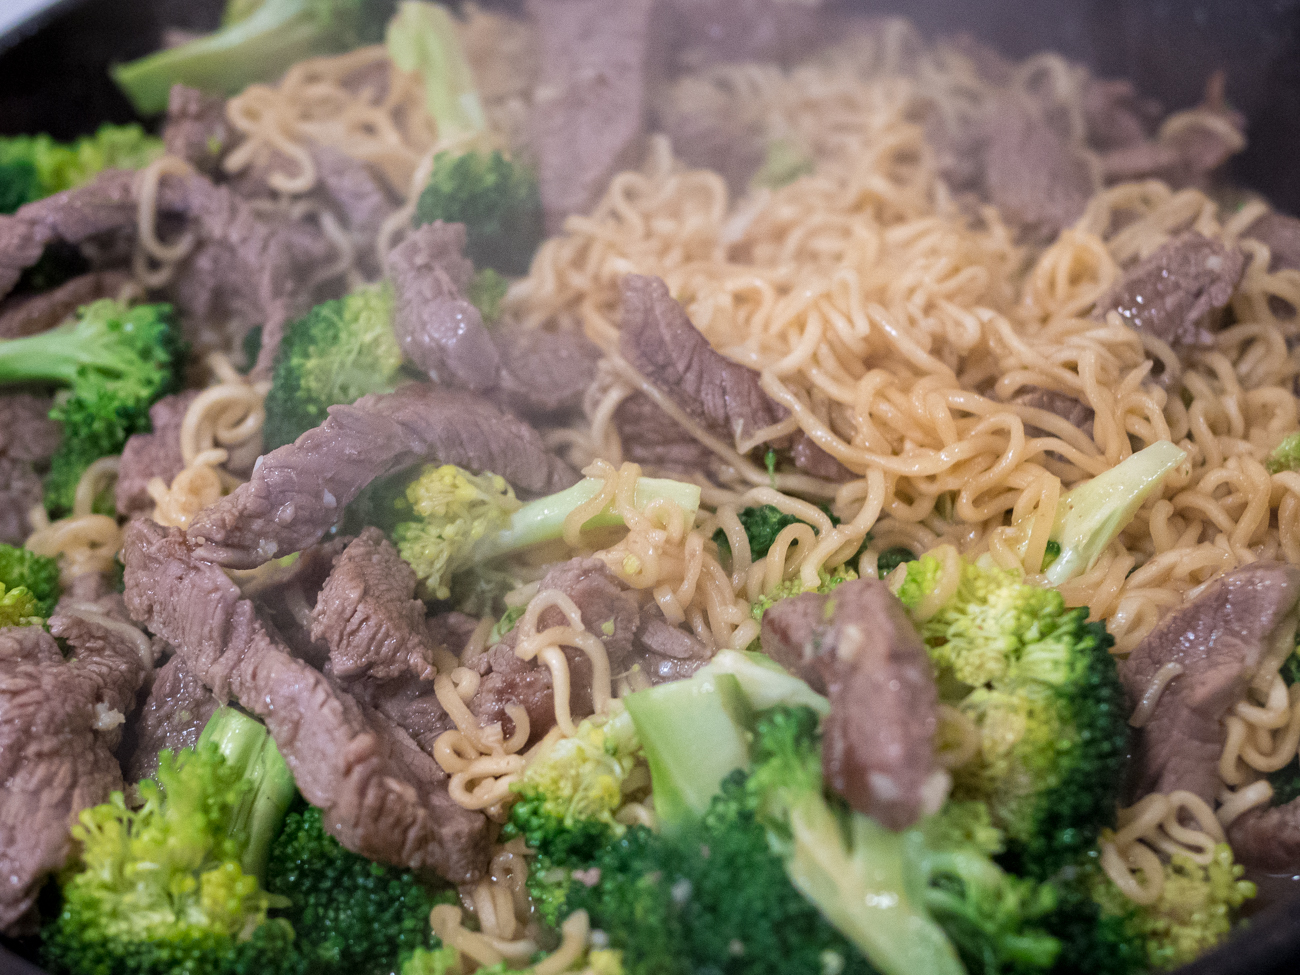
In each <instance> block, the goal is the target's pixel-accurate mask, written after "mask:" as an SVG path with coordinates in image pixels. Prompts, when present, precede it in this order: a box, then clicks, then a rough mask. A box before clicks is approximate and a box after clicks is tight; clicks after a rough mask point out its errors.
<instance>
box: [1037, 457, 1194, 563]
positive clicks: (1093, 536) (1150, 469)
mask: <svg viewBox="0 0 1300 975" xmlns="http://www.w3.org/2000/svg"><path fill="white" fill-rule="evenodd" d="M1186 459H1187V453H1186V451H1184V450H1181V449H1179V448H1178V447H1176V446H1174V445H1173V444H1172V443H1170V442H1169V441H1168V440H1157V441H1156V442H1155V443H1153V444H1151V445H1150V446H1149V447H1146V448H1144V449H1143V450H1139V451H1138V452H1137V453H1136V454H1134V455H1133V456H1131V457H1129V458H1128V459H1126V460H1124V461H1122V462H1121V463H1119V464H1116V465H1115V466H1114V467H1112V468H1111V469H1110V470H1108V471H1105V472H1103V473H1101V474H1098V475H1097V476H1096V477H1094V478H1092V479H1091V480H1087V481H1084V482H1083V483H1082V484H1080V485H1078V486H1077V487H1075V488H1074V489H1073V490H1071V491H1070V492H1069V493H1068V494H1066V495H1065V497H1063V498H1061V500H1060V502H1059V503H1058V504H1057V506H1056V521H1055V522H1054V523H1053V524H1052V531H1051V536H1050V537H1051V539H1052V541H1054V542H1056V543H1058V544H1059V545H1060V554H1059V555H1058V556H1057V557H1056V558H1055V559H1054V560H1053V561H1052V563H1051V564H1050V565H1048V566H1047V568H1046V570H1045V571H1046V575H1047V579H1048V581H1049V582H1051V584H1052V585H1054V586H1059V585H1060V584H1061V583H1063V582H1065V581H1066V580H1068V579H1071V578H1073V577H1074V576H1077V575H1078V574H1079V573H1081V572H1086V571H1087V570H1088V569H1089V568H1091V567H1092V564H1093V563H1094V562H1096V561H1097V559H1098V558H1099V557H1100V556H1101V553H1102V552H1103V551H1105V549H1106V546H1107V545H1109V544H1110V543H1111V542H1113V541H1114V540H1115V538H1116V536H1118V535H1119V533H1120V532H1121V531H1123V529H1124V526H1125V525H1127V524H1128V523H1129V522H1130V521H1132V520H1133V516H1134V515H1136V514H1137V511H1138V508H1140V507H1142V502H1144V501H1145V500H1146V499H1147V498H1148V497H1149V496H1150V495H1151V493H1152V492H1153V491H1155V490H1156V489H1157V488H1158V487H1159V486H1160V484H1161V482H1162V481H1163V480H1164V479H1165V475H1166V474H1168V473H1169V472H1170V471H1172V470H1173V469H1174V468H1175V467H1177V466H1178V465H1179V464H1181V463H1182V462H1183V461H1184V460H1186Z"/></svg>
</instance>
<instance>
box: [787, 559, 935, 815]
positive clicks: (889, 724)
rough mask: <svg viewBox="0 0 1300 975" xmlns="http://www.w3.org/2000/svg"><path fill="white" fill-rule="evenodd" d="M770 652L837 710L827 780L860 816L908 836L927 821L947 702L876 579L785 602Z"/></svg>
mask: <svg viewBox="0 0 1300 975" xmlns="http://www.w3.org/2000/svg"><path fill="white" fill-rule="evenodd" d="M762 641H763V650H764V652H765V653H767V654H768V655H769V656H771V657H772V658H773V659H775V660H776V661H778V662H779V663H781V664H782V665H784V666H785V667H786V668H787V669H789V670H791V671H794V672H795V673H797V674H798V675H799V676H800V677H802V678H803V679H804V680H806V681H808V683H809V684H811V685H812V686H813V688H814V689H815V690H818V691H820V692H822V693H825V694H826V695H827V696H828V697H829V698H830V701H831V713H830V715H829V716H828V717H827V718H826V720H825V722H824V723H823V737H822V770H823V772H824V774H825V776H826V781H827V782H829V783H830V784H831V786H832V787H834V789H835V790H836V791H837V792H839V793H840V794H841V795H842V796H844V798H845V799H847V800H848V802H849V804H850V805H851V806H853V808H854V809H857V810H860V811H861V812H864V813H867V814H868V815H871V816H874V817H875V818H876V819H878V820H880V822H881V823H883V824H884V825H885V826H887V827H889V828H890V829H894V830H898V829H903V828H905V827H907V826H909V825H911V824H912V823H913V822H915V821H916V819H917V817H918V816H920V815H921V814H922V813H923V812H924V811H926V809H925V806H926V802H927V797H926V795H925V792H926V786H927V783H928V782H929V781H930V779H931V776H932V775H934V773H935V772H936V771H937V770H938V769H937V766H936V764H935V761H934V747H933V741H934V732H935V728H936V727H937V726H938V699H937V694H936V692H935V687H934V675H933V673H932V671H931V669H930V658H929V655H928V654H927V653H926V650H925V644H924V643H922V642H921V638H920V636H918V635H917V632H916V630H915V629H914V628H913V627H912V624H911V621H909V620H908V618H907V614H906V613H905V612H904V611H903V606H902V604H901V603H900V602H899V601H898V600H897V599H896V598H895V597H894V595H893V593H891V592H890V591H889V587H888V586H886V585H885V584H884V583H883V582H880V581H879V580H876V579H857V580H853V581H851V582H846V583H844V584H842V585H841V586H839V587H838V588H837V589H836V590H835V591H834V592H833V593H831V594H830V595H829V596H823V595H819V594H817V593H805V594H804V595H802V596H794V597H791V598H789V599H783V600H781V601H780V602H778V603H777V604H776V605H775V606H773V607H772V608H771V609H769V610H768V611H767V612H766V613H765V614H763V632H762Z"/></svg>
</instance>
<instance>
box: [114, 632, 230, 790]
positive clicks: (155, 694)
mask: <svg viewBox="0 0 1300 975" xmlns="http://www.w3.org/2000/svg"><path fill="white" fill-rule="evenodd" d="M216 710H217V699H216V698H215V697H213V695H212V692H211V691H210V690H208V688H207V687H206V686H205V685H204V683H203V681H201V680H199V679H198V677H196V676H195V675H194V673H193V672H192V671H191V670H190V669H189V668H188V667H187V666H185V658H184V657H182V656H180V655H179V654H176V655H174V656H173V657H172V658H171V659H170V660H168V661H167V663H165V664H163V666H162V667H160V668H159V669H158V672H157V673H156V674H154V679H153V686H152V687H151V688H149V697H148V698H147V699H146V701H145V703H144V707H143V708H141V709H140V714H139V716H138V717H137V718H135V720H134V721H133V722H132V727H131V729H130V733H131V735H132V737H133V739H134V740H133V741H132V742H131V743H130V744H131V747H130V749H129V751H128V753H127V758H126V761H125V762H124V764H123V771H124V772H125V773H126V781H127V782H139V781H140V780H141V779H147V778H152V777H153V775H154V773H155V772H157V771H158V753H159V752H160V751H162V750H163V749H164V748H166V749H170V750H171V751H172V752H173V753H175V752H178V751H180V750H181V749H182V748H193V747H194V745H195V744H196V743H197V742H198V740H199V732H201V731H202V730H203V726H204V725H206V724H207V723H208V719H209V718H211V717H212V715H213V712H215V711H216Z"/></svg>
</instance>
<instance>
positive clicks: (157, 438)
mask: <svg viewBox="0 0 1300 975" xmlns="http://www.w3.org/2000/svg"><path fill="white" fill-rule="evenodd" d="M198 395H199V394H198V392H197V391H196V390H187V391H186V392H184V393H174V394H172V395H171V396H164V397H163V398H162V399H160V400H159V401H158V402H157V403H154V405H153V406H151V407H149V421H150V423H151V424H152V425H153V432H152V433H137V434H134V435H132V436H131V437H130V438H128V439H127V441H126V446H125V447H123V448H122V460H121V462H120V464H119V466H118V472H117V487H116V489H115V496H116V500H117V513H118V514H119V515H121V516H122V517H124V518H131V517H134V516H135V515H139V514H144V513H146V512H149V511H152V510H153V498H152V497H150V496H149V491H148V487H149V482H150V481H152V480H153V479H154V478H155V477H158V478H162V480H163V483H165V484H171V482H172V479H173V478H175V477H176V475H177V474H179V473H180V472H181V471H182V470H184V469H185V458H184V457H183V456H182V455H181V424H182V422H183V421H184V420H185V413H186V411H187V410H189V408H190V405H191V404H192V403H193V402H194V400H195V398H196V397H197V396H198Z"/></svg>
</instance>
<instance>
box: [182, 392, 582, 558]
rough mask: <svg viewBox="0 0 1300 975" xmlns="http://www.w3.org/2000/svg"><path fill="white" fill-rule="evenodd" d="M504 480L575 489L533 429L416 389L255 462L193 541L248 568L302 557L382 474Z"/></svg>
mask: <svg viewBox="0 0 1300 975" xmlns="http://www.w3.org/2000/svg"><path fill="white" fill-rule="evenodd" d="M435 460H436V461H439V462H441V463H444V464H456V465H457V466H460V467H464V468H466V469H468V470H471V471H475V472H478V471H492V472H493V473H496V474H500V475H501V476H502V477H504V478H505V479H506V480H507V481H509V482H510V483H511V484H512V485H514V487H515V489H516V490H519V491H522V492H524V493H525V494H548V493H551V492H554V491H558V490H560V489H562V488H566V487H568V486H570V485H571V484H574V483H576V482H577V480H578V477H577V475H576V474H574V473H573V471H572V470H570V469H569V467H568V466H567V465H566V464H565V463H564V462H563V461H561V460H559V459H558V458H556V457H555V456H554V455H552V454H550V453H548V452H547V451H546V448H545V446H544V445H543V444H542V438H541V437H540V436H539V435H538V434H537V431H535V430H534V429H533V428H532V427H530V426H528V425H527V424H526V423H524V422H523V421H522V420H518V419H516V418H514V417H512V416H509V415H508V414H506V413H503V412H501V411H500V410H499V409H497V408H496V407H495V406H493V405H492V404H491V403H489V402H487V401H486V400H484V399H481V398H479V397H477V396H474V395H473V394H471V393H465V392H458V391H450V390H443V389H438V388H437V387H434V386H432V385H430V384H428V383H410V384H408V385H406V386H403V387H402V388H401V389H399V390H397V392H395V393H389V394H384V395H379V396H363V397H362V398H361V399H359V400H357V402H355V403H353V404H352V405H351V406H333V407H331V408H330V412H329V416H328V417H327V418H326V419H325V422H324V423H322V424H321V425H320V426H319V427H316V428H314V429H312V430H308V431H307V432H306V433H304V434H303V435H302V436H301V437H299V438H298V439H297V441H295V442H294V443H291V444H286V445H285V446H283V447H280V448H278V449H276V450H273V451H271V452H270V453H269V454H265V455H263V456H262V457H261V458H259V460H258V463H257V465H256V466H255V467H254V468H253V473H252V477H251V478H250V479H249V480H248V481H247V482H246V483H244V484H241V485H240V486H239V487H238V488H236V489H235V490H234V491H233V492H232V493H230V494H228V495H226V496H225V497H224V498H222V499H221V500H220V501H218V502H217V503H216V504H214V505H211V506H210V507H208V508H207V509H206V510H204V511H203V512H201V513H200V514H199V515H198V517H197V518H196V519H195V520H194V524H193V525H192V526H191V528H190V537H191V538H194V539H201V540H203V542H202V543H201V545H200V553H201V555H202V557H203V558H205V559H209V560H212V561H216V562H220V563H221V564H222V565H224V566H227V567H231V568H252V567H254V566H257V565H261V564H262V563H263V562H266V561H268V560H269V559H272V558H274V557H276V555H277V553H278V554H280V555H285V554H287V553H289V552H296V551H299V550H301V549H303V548H305V547H306V546H308V545H310V544H312V543H313V542H315V541H316V540H318V539H319V538H320V537H321V536H322V535H323V534H324V533H325V532H326V531H328V530H329V528H330V527H331V526H332V525H333V524H334V523H335V522H336V521H338V519H339V517H340V516H341V515H342V513H343V509H344V508H345V507H346V506H347V505H348V504H349V503H350V502H351V501H352V500H353V498H355V497H356V496H357V494H358V493H359V492H360V491H361V489H362V488H364V487H365V486H366V485H367V484H369V483H370V482H371V481H372V480H374V479H375V478H378V477H384V476H385V475H387V474H391V473H393V472H395V471H398V470H401V469H402V468H405V467H410V466H411V465H412V464H417V463H421V462H428V461H435Z"/></svg>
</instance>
